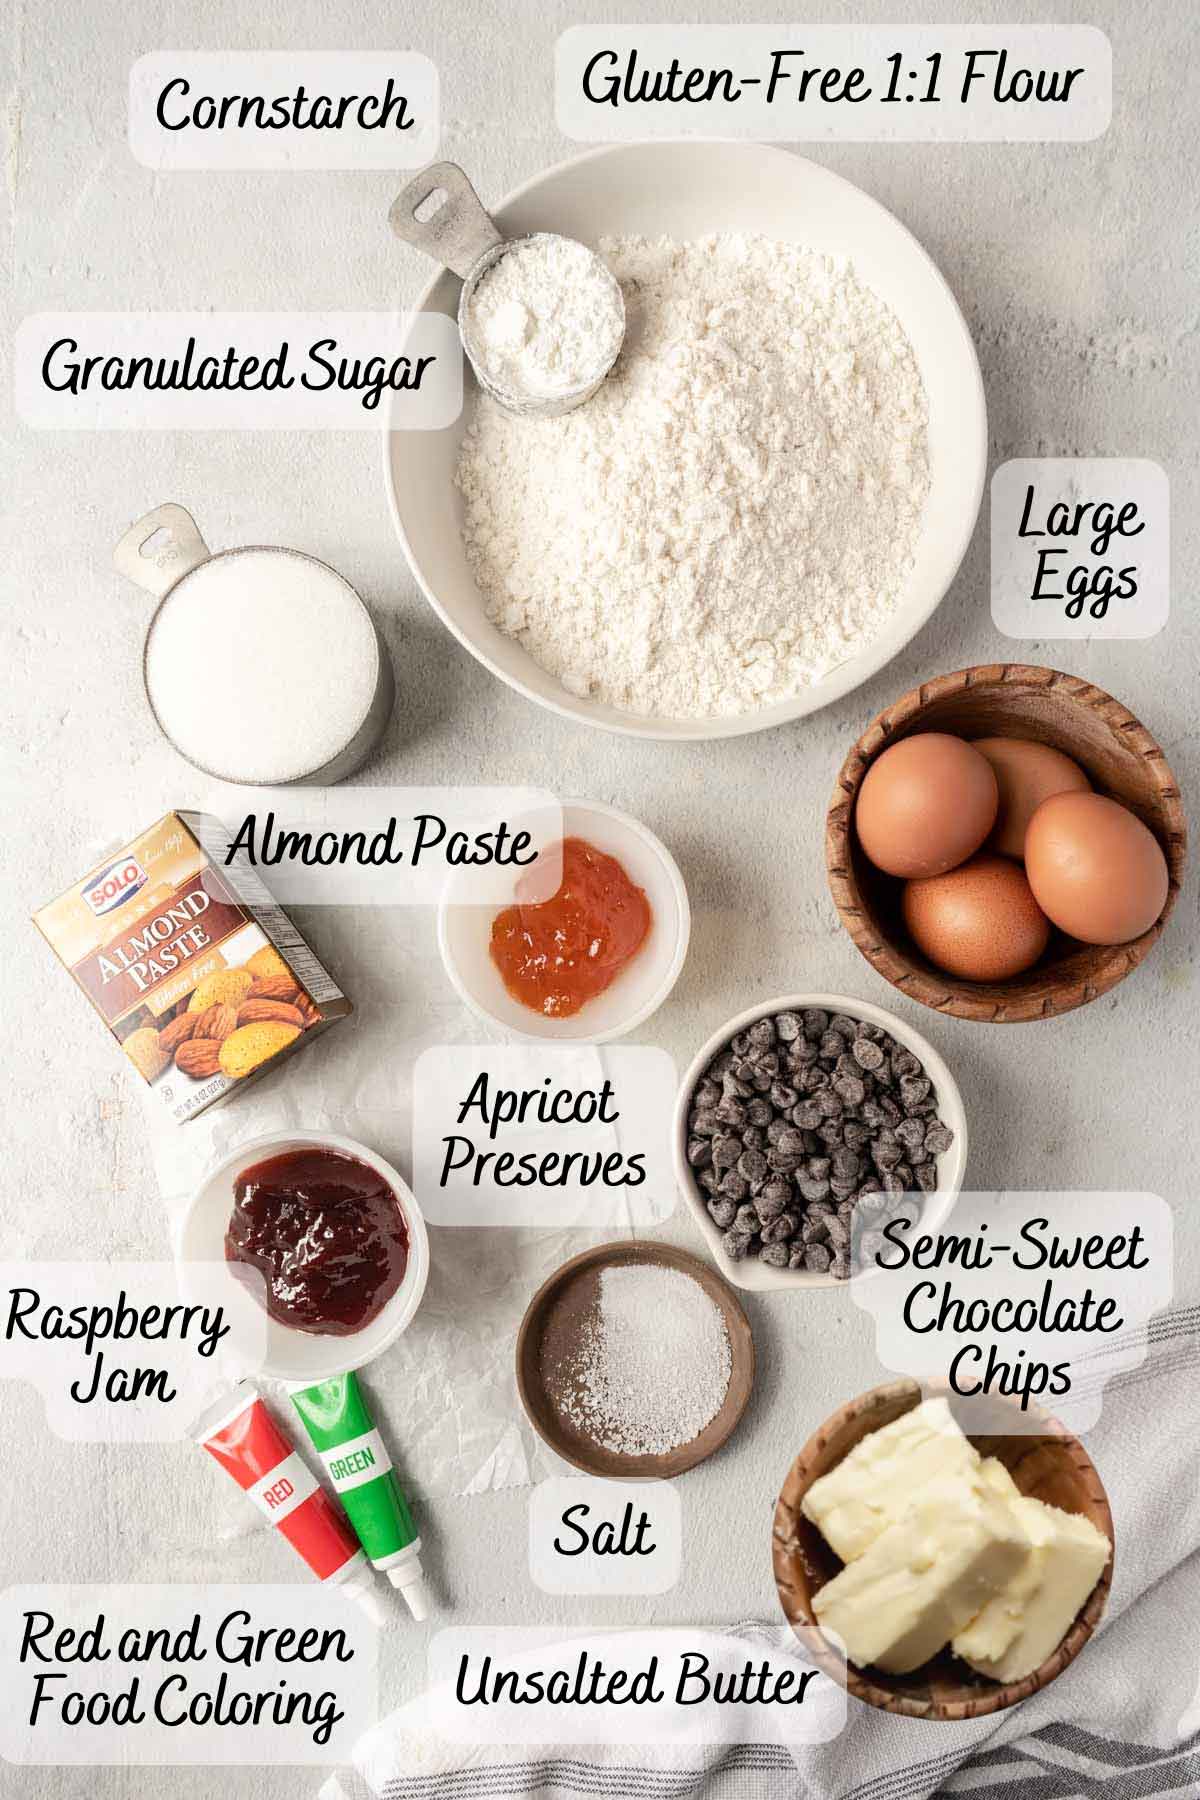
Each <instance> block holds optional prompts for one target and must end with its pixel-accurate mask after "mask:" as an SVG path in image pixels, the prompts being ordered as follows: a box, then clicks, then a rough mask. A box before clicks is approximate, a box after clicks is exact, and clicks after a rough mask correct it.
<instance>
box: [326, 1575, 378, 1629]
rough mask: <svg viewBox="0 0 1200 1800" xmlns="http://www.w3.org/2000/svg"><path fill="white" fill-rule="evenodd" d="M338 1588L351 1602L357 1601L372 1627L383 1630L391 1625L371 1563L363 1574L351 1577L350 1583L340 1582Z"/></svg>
mask: <svg viewBox="0 0 1200 1800" xmlns="http://www.w3.org/2000/svg"><path fill="white" fill-rule="evenodd" d="M338 1587H339V1588H340V1590H341V1592H342V1593H343V1594H346V1595H348V1596H349V1597H350V1599H351V1600H357V1602H358V1604H359V1605H360V1606H361V1607H362V1609H363V1611H364V1612H365V1613H366V1615H367V1617H368V1619H370V1621H371V1623H372V1625H378V1626H379V1627H380V1629H382V1628H383V1627H384V1626H385V1625H387V1624H388V1623H389V1616H388V1614H389V1609H388V1607H386V1606H385V1605H384V1603H383V1601H382V1599H381V1598H380V1594H379V1589H378V1588H377V1587H376V1585H375V1571H374V1570H373V1569H372V1567H371V1565H370V1563H368V1564H367V1566H366V1568H365V1569H364V1570H363V1571H361V1573H358V1574H354V1575H351V1576H350V1578H349V1580H348V1581H342V1582H339V1583H338Z"/></svg>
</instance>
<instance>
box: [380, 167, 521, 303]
mask: <svg viewBox="0 0 1200 1800" xmlns="http://www.w3.org/2000/svg"><path fill="white" fill-rule="evenodd" d="M439 193H441V194H443V195H444V198H443V200H442V201H441V204H440V205H438V206H436V207H435V208H434V210H433V211H432V212H430V213H428V214H427V216H426V217H425V218H424V219H418V218H417V216H416V215H417V213H418V212H420V211H421V210H422V209H423V208H425V206H426V203H427V202H428V201H431V200H432V199H433V198H434V197H435V196H436V195H437V194H439ZM388 222H389V224H390V225H391V228H392V230H393V231H394V232H395V234H396V236H397V237H398V238H403V240H404V242H405V243H406V244H412V245H414V246H415V247H416V249H418V250H423V251H424V252H425V254H426V256H432V257H433V259H434V261H435V262H440V263H442V264H443V265H444V266H445V267H446V268H447V269H453V271H454V273H455V274H456V275H458V276H460V277H461V278H462V279H463V280H464V281H465V280H466V278H467V276H468V275H469V274H470V272H471V270H472V269H473V268H474V267H475V264H476V263H477V262H478V261H479V259H480V257H481V256H482V255H483V253H484V251H485V250H490V249H491V248H492V245H493V244H499V243H502V242H503V235H504V234H503V233H502V232H500V231H498V230H497V228H496V225H495V223H494V221H493V219H492V217H491V214H490V213H489V212H488V210H487V208H486V206H485V205H484V204H483V201H482V200H481V199H480V198H479V195H478V194H477V193H476V192H475V189H474V188H473V187H472V186H471V183H470V181H469V180H468V178H467V176H466V174H465V172H464V171H463V170H462V169H460V168H459V166H458V164H457V163H452V162H438V163H430V165H429V167H428V168H427V169H422V170H421V172H420V174H419V175H414V176H413V178H412V180H411V181H410V182H409V183H408V184H407V186H406V187H403V188H401V190H400V192H399V193H398V194H397V195H396V198H395V199H394V200H393V202H392V209H391V211H390V212H389V214H388Z"/></svg>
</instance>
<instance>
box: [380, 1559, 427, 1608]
mask: <svg viewBox="0 0 1200 1800" xmlns="http://www.w3.org/2000/svg"><path fill="white" fill-rule="evenodd" d="M387 1578H388V1580H389V1581H390V1582H391V1584H392V1586H393V1587H398V1588H399V1589H400V1592H401V1593H402V1594H403V1595H404V1598H405V1600H406V1602H407V1603H408V1610H409V1612H410V1613H411V1614H412V1616H413V1618H414V1619H417V1620H418V1621H419V1620H421V1619H427V1618H428V1617H429V1589H428V1587H427V1586H426V1583H425V1576H424V1574H423V1573H422V1570H421V1565H420V1563H419V1562H418V1561H417V1560H416V1558H415V1557H413V1558H412V1560H411V1561H409V1562H406V1563H401V1564H399V1565H398V1567H396V1568H393V1569H389V1570H388V1571H387Z"/></svg>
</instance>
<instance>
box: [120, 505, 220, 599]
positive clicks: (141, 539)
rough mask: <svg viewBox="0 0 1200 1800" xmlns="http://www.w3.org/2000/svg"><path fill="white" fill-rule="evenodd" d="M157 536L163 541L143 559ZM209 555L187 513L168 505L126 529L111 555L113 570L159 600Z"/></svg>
mask: <svg viewBox="0 0 1200 1800" xmlns="http://www.w3.org/2000/svg"><path fill="white" fill-rule="evenodd" d="M160 532H165V533H166V534H167V535H166V538H165V540H164V541H163V542H162V543H160V544H159V545H158V546H156V548H155V549H154V550H152V551H151V552H150V553H149V555H144V554H143V551H144V550H145V546H146V544H147V543H148V542H149V541H150V539H151V538H152V537H154V536H156V535H157V534H158V533H160ZM211 555H212V552H211V551H210V549H209V547H208V545H207V544H206V543H205V541H204V539H203V538H202V537H201V536H200V532H199V528H198V527H197V525H196V521H195V519H193V517H192V515H191V513H190V512H188V511H187V510H186V508H184V507H182V506H175V505H173V504H172V503H171V502H169V501H168V503H167V504H166V505H165V506H156V507H155V508H154V511H153V512H148V513H145V514H144V515H143V517H142V518H140V519H139V520H138V522H137V524H136V525H131V526H130V527H129V530H128V531H127V532H126V533H125V535H124V537H123V538H122V539H121V541H120V543H119V544H118V545H117V547H116V549H115V550H114V551H113V567H114V569H116V571H117V573H118V575H126V576H128V578H129V580H130V581H136V583H137V585H138V586H139V587H142V588H145V589H146V591H147V592H148V593H151V594H153V595H154V596H155V597H156V599H159V600H161V599H162V597H163V595H164V594H165V593H166V592H167V590H168V588H173V587H174V586H175V583H176V582H177V581H179V580H180V579H181V578H182V577H183V576H184V575H189V574H190V573H191V571H192V570H193V569H197V568H199V566H200V564H201V563H202V562H207V561H208V559H209V557H210V556H211Z"/></svg>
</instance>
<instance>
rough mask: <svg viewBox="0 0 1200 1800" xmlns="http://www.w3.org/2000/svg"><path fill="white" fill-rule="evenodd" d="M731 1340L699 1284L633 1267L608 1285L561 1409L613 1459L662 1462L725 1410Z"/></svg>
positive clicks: (604, 1280)
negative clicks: (616, 1455)
mask: <svg viewBox="0 0 1200 1800" xmlns="http://www.w3.org/2000/svg"><path fill="white" fill-rule="evenodd" d="M731 1368H732V1360H731V1356H730V1348H729V1333H728V1332H727V1331H726V1329H725V1321H724V1319H723V1318H722V1317H721V1314H720V1312H719V1311H718V1309H717V1307H716V1306H715V1305H714V1304H713V1302H712V1300H710V1299H709V1297H708V1295H707V1294H706V1293H705V1291H704V1289H703V1288H702V1287H701V1286H700V1283H699V1282H698V1281H695V1280H693V1278H692V1277H691V1276H690V1275H686V1274H684V1273H683V1272H682V1271H681V1270H679V1269H669V1268H665V1267H657V1268H656V1267H654V1266H653V1265H651V1264H645V1263H640V1264H639V1263H632V1264H628V1265H626V1266H625V1267H621V1266H620V1265H618V1266H617V1267H615V1268H606V1269H605V1270H603V1272H602V1273H601V1276H600V1291H599V1303H598V1306H597V1310H596V1316H595V1318H594V1320H592V1321H591V1322H589V1324H587V1325H586V1326H585V1327H584V1329H583V1332H582V1334H581V1337H580V1340H579V1346H578V1350H577V1353H576V1356H575V1358H574V1362H573V1366H572V1367H571V1369H570V1370H569V1372H568V1373H567V1376H566V1380H565V1381H564V1382H563V1385H562V1390H561V1392H560V1395H559V1404H560V1406H561V1408H562V1410H563V1412H564V1413H565V1414H566V1416H567V1418H569V1419H570V1420H571V1422H572V1423H573V1424H574V1425H575V1426H576V1427H577V1428H578V1429H579V1430H580V1431H582V1432H584V1433H585V1434H586V1435H587V1436H588V1437H589V1438H591V1440H592V1442H593V1443H595V1444H599V1445H600V1446H601V1447H602V1448H603V1449H605V1450H611V1451H615V1452H618V1453H623V1454H625V1455H630V1456H662V1455H665V1454H666V1452H667V1451H669V1450H674V1449H676V1448H677V1447H678V1446H679V1445H680V1444H688V1443H690V1442H691V1441H692V1439H693V1438H694V1437H698V1436H699V1434H700V1432H702V1431H703V1430H704V1427H705V1426H706V1425H707V1424H708V1423H709V1421H710V1420H712V1419H714V1418H715V1417H716V1415H717V1414H718V1413H719V1412H720V1410H721V1407H722V1405H723V1404H724V1400H725V1394H726V1390H727V1389H728V1387H729V1376H730V1370H731Z"/></svg>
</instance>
